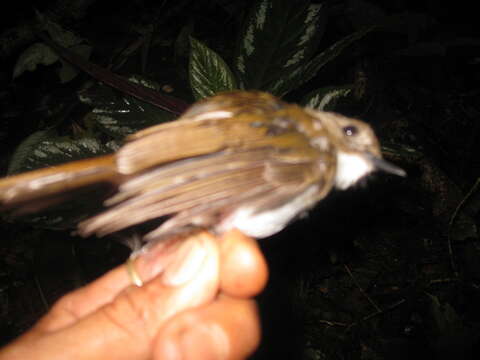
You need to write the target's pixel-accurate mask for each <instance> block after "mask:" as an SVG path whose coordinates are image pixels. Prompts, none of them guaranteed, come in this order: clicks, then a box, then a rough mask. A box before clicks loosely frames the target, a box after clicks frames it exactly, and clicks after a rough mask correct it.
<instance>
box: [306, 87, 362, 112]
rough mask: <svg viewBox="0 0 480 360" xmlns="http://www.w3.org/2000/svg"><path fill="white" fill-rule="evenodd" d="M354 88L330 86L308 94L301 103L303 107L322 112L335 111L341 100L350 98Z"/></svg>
mask: <svg viewBox="0 0 480 360" xmlns="http://www.w3.org/2000/svg"><path fill="white" fill-rule="evenodd" d="M352 90H353V86H352V85H345V86H328V87H323V88H320V89H317V90H314V91H312V92H310V93H308V94H307V95H306V96H305V97H304V98H303V99H302V101H301V102H300V103H301V104H302V105H303V106H307V107H309V108H312V109H316V110H322V111H334V110H335V108H336V105H337V103H338V101H339V100H340V99H343V98H346V97H349V96H350V94H351V93H352Z"/></svg>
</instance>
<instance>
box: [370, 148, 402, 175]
mask: <svg viewBox="0 0 480 360" xmlns="http://www.w3.org/2000/svg"><path fill="white" fill-rule="evenodd" d="M365 155H366V157H367V159H368V160H369V161H370V162H371V163H372V164H373V166H374V167H375V169H376V170H379V171H384V172H386V173H389V174H393V175H398V176H402V177H403V176H407V173H406V172H405V170H403V169H401V168H399V167H398V166H396V165H393V164H392V163H389V162H388V161H386V160H383V159H382V158H381V157H377V156H375V155H373V154H371V153H365Z"/></svg>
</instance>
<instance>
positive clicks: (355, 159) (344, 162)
mask: <svg viewBox="0 0 480 360" xmlns="http://www.w3.org/2000/svg"><path fill="white" fill-rule="evenodd" d="M372 170H373V165H372V163H371V162H370V161H368V158H366V157H365V156H362V154H361V153H348V152H342V151H339V152H338V154H337V173H336V175H335V187H337V188H338V189H342V190H344V189H346V188H348V187H350V186H352V185H354V184H355V183H356V182H357V181H358V180H360V179H361V178H362V177H364V176H365V175H367V174H368V173H370V172H371V171H372Z"/></svg>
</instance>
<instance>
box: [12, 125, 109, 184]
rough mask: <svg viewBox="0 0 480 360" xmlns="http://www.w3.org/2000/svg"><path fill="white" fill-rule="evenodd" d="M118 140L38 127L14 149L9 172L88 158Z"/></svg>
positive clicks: (101, 151) (98, 154)
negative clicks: (58, 133)
mask: <svg viewBox="0 0 480 360" xmlns="http://www.w3.org/2000/svg"><path fill="white" fill-rule="evenodd" d="M116 148H118V144H116V143H114V142H110V143H108V144H106V145H105V144H102V143H100V141H98V140H97V139H95V138H90V137H88V138H82V139H75V140H73V139H69V138H67V137H59V136H56V135H55V132H54V131H52V130H46V131H38V132H36V133H33V134H32V135H30V136H29V137H28V138H26V139H25V140H24V141H23V142H22V143H21V144H20V145H19V146H18V147H17V149H16V150H15V153H14V154H13V156H12V160H11V161H10V164H9V167H8V174H9V175H12V174H16V173H21V172H25V171H30V170H35V169H39V168H43V167H46V166H53V165H58V164H63V163H65V162H69V161H74V160H81V159H86V158H89V157H95V156H100V155H104V154H108V153H111V152H112V151H114V150H115V149H116Z"/></svg>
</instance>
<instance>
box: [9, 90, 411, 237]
mask: <svg viewBox="0 0 480 360" xmlns="http://www.w3.org/2000/svg"><path fill="white" fill-rule="evenodd" d="M377 169H378V170H383V171H386V172H389V173H392V174H396V175H400V176H403V175H405V173H404V171H403V170H401V169H400V168H398V167H396V166H394V165H392V164H389V163H388V162H386V161H384V160H382V158H381V153H380V146H379V143H378V141H377V138H376V136H375V134H374V133H373V131H372V129H371V128H370V126H368V125H367V124H366V123H364V122H362V121H359V120H356V119H351V118H347V117H344V116H341V115H338V114H335V113H328V112H322V111H316V110H312V109H308V108H302V107H299V106H297V105H294V104H288V103H285V102H283V101H281V100H280V99H278V98H276V97H274V96H272V95H269V94H266V93H262V92H242V91H237V92H229V93H223V94H220V95H217V96H214V97H212V98H209V99H205V100H202V101H199V102H197V103H196V104H194V105H193V106H191V107H190V108H189V109H188V110H187V111H186V112H185V113H184V114H183V115H182V116H181V117H180V118H179V119H178V120H176V121H173V122H170V123H164V124H160V125H156V126H153V127H150V128H147V129H145V130H142V131H139V132H137V133H135V134H133V135H131V136H129V137H128V139H127V142H126V144H125V145H124V146H123V147H122V148H120V149H119V150H118V151H117V152H116V153H114V154H112V155H108V156H102V157H98V158H93V159H88V160H82V161H76V162H72V163H67V164H64V165H60V166H54V167H50V168H46V169H40V170H36V171H31V172H28V173H24V174H20V175H16V176H11V177H7V178H5V179H2V180H0V205H1V207H3V208H4V209H10V210H12V211H13V212H14V213H29V212H33V211H36V210H39V209H42V208H44V207H47V206H50V205H51V204H53V203H55V202H58V201H59V200H63V199H64V198H65V197H66V196H67V195H68V194H71V193H75V192H76V191H78V190H80V189H83V188H86V187H88V186H91V185H92V184H93V185H94V184H100V183H109V184H111V185H112V186H113V187H114V188H115V193H114V194H113V196H111V197H110V198H108V199H107V200H106V201H105V202H104V207H105V209H104V211H102V212H100V213H99V214H97V215H94V216H93V217H90V218H88V219H87V220H85V221H82V222H81V223H79V224H78V232H79V234H81V235H82V236H89V235H91V234H96V235H98V236H104V235H107V234H110V233H112V232H116V231H119V230H122V229H126V228H129V227H131V226H134V225H138V224H142V223H144V222H147V221H150V220H153V219H159V218H163V217H166V220H165V221H164V222H163V223H162V224H161V225H159V226H158V227H156V228H155V229H153V230H151V231H149V232H148V233H146V234H145V235H144V236H143V239H144V240H145V241H150V240H157V239H160V238H163V237H165V236H168V235H171V234H173V233H178V232H182V231H184V230H187V229H191V228H192V227H204V228H209V229H212V230H213V231H216V232H219V233H222V232H224V231H227V230H229V229H231V228H238V229H239V230H241V231H242V232H243V233H245V234H246V235H249V236H252V237H256V238H263V237H266V236H270V235H272V234H274V233H276V232H278V231H280V230H282V229H283V228H284V227H285V226H286V225H287V224H288V223H289V222H290V221H292V220H293V219H294V218H295V217H296V216H297V215H299V214H301V213H303V212H305V211H306V210H308V209H310V208H311V207H313V206H314V205H315V204H316V203H317V202H318V201H320V200H321V199H323V198H324V197H325V196H326V195H327V194H328V193H329V192H330V190H332V188H334V187H335V188H338V189H346V188H348V187H350V186H351V185H353V184H355V183H356V182H357V181H358V180H359V179H360V178H362V177H364V176H365V175H367V174H368V173H370V172H372V171H374V170H377Z"/></svg>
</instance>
